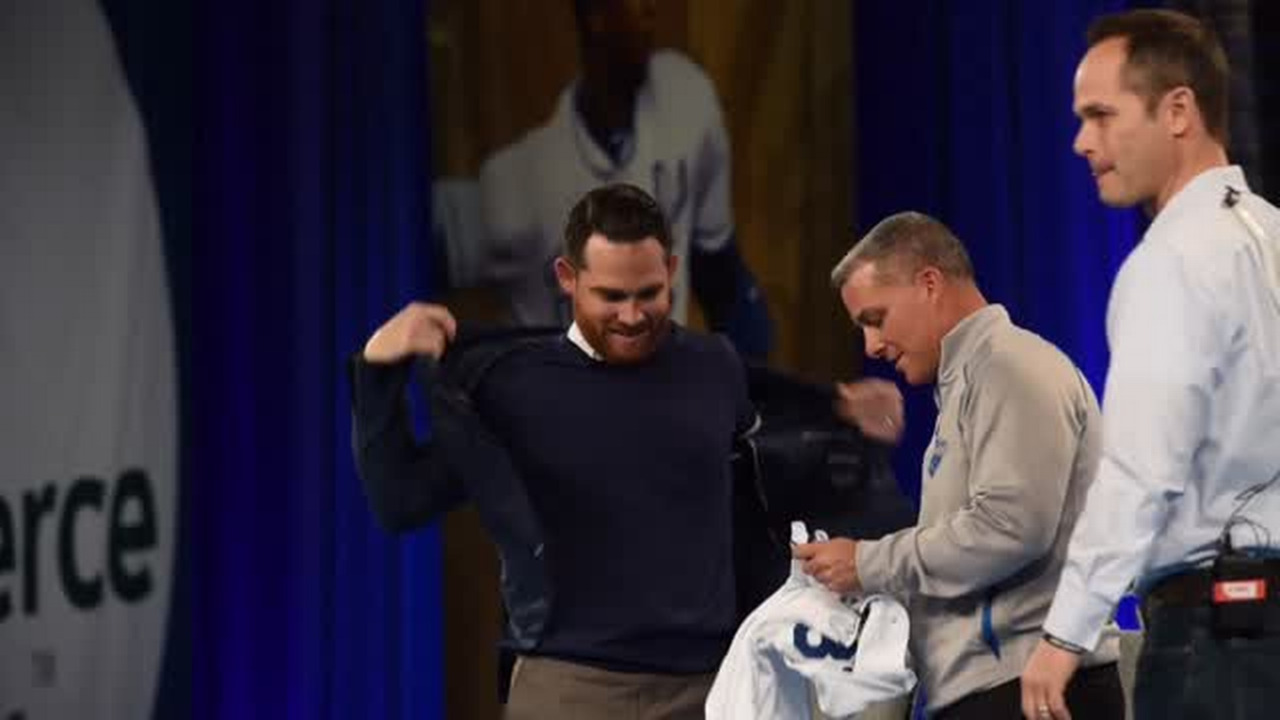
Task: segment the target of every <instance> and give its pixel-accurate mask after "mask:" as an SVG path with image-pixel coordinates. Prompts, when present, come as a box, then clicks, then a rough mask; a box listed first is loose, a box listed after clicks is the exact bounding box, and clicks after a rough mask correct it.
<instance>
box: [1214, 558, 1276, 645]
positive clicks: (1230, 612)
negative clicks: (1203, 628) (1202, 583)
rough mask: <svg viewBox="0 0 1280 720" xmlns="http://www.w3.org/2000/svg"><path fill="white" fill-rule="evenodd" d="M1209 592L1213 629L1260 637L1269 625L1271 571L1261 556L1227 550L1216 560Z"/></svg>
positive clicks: (1227, 635)
mask: <svg viewBox="0 0 1280 720" xmlns="http://www.w3.org/2000/svg"><path fill="white" fill-rule="evenodd" d="M1212 572H1213V586H1212V588H1211V592H1210V595H1209V602H1210V606H1211V607H1212V609H1213V631H1214V634H1215V635H1217V636H1218V637H1220V638H1231V637H1258V636H1260V635H1262V632H1263V630H1264V629H1265V625H1266V617H1267V615H1266V609H1267V599H1268V598H1267V595H1268V593H1270V592H1271V591H1272V590H1273V588H1271V587H1270V586H1269V580H1270V577H1271V573H1270V572H1268V567H1267V563H1266V561H1265V560H1263V559H1262V558H1258V557H1251V556H1249V555H1246V554H1244V553H1240V552H1236V551H1233V550H1228V551H1226V552H1224V553H1222V554H1221V555H1219V556H1218V557H1217V558H1215V559H1214V561H1213V571H1212Z"/></svg>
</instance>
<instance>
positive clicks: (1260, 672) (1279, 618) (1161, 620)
mask: <svg viewBox="0 0 1280 720" xmlns="http://www.w3.org/2000/svg"><path fill="white" fill-rule="evenodd" d="M1273 592H1274V591H1273ZM1266 612H1267V625H1266V632H1265V633H1264V634H1263V635H1262V636H1261V637H1257V638H1229V639H1221V638H1218V637H1216V636H1215V635H1214V633H1213V629H1212V626H1211V624H1210V615H1211V611H1210V609H1209V607H1208V606H1207V605H1202V606H1199V607H1177V606H1161V605H1158V604H1154V603H1153V604H1151V605H1148V607H1147V608H1146V609H1145V619H1146V625H1147V635H1146V639H1145V640H1144V641H1143V645H1142V653H1141V654H1140V655H1139V656H1138V675H1137V683H1136V687H1135V688H1134V698H1133V705H1134V715H1135V717H1136V718H1137V720H1156V719H1157V718H1158V719H1159V720H1172V719H1180V720H1201V719H1203V720H1252V719H1253V718H1258V719H1259V720H1261V719H1262V718H1276V717H1280V603H1275V602H1272V603H1270V604H1269V605H1268V607H1267V611H1266Z"/></svg>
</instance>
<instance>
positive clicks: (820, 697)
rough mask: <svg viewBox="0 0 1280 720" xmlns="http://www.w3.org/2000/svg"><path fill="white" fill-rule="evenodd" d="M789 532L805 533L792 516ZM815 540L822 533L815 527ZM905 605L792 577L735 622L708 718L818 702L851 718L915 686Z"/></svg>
mask: <svg viewBox="0 0 1280 720" xmlns="http://www.w3.org/2000/svg"><path fill="white" fill-rule="evenodd" d="M791 539H792V542H794V543H803V542H806V541H807V539H808V533H807V532H806V530H805V527H804V523H799V522H797V523H792V530H791ZM815 539H816V540H824V539H826V538H825V535H824V534H823V533H821V531H819V532H818V533H815ZM909 632H910V624H909V621H908V619H907V611H906V609H905V608H904V607H902V605H901V604H900V603H899V602H898V601H896V600H894V599H893V598H891V597H889V596H887V595H871V596H867V597H864V598H862V599H860V600H858V601H856V602H853V603H848V602H845V601H843V600H841V598H840V597H839V596H837V595H836V594H835V593H833V592H831V591H830V590H827V589H826V588H824V587H822V585H820V584H819V583H818V582H817V581H816V580H814V579H813V578H811V577H809V576H808V575H806V574H804V572H803V571H802V570H801V569H800V563H799V562H797V561H792V563H791V576H790V577H789V578H787V581H786V582H785V583H783V585H782V587H781V588H779V589H778V591H777V592H775V593H774V594H773V595H771V596H769V598H768V599H767V600H765V601H764V602H763V603H762V604H761V605H760V607H758V608H756V610H755V611H754V612H752V613H751V615H749V616H747V619H746V620H745V621H744V622H743V623H742V626H741V627H740V628H738V632H737V634H735V635H734V638H733V643H732V645H730V647H729V652H728V654H726V655H725V658H724V661H723V662H722V663H721V664H720V670H719V672H718V673H717V674H716V679H715V683H714V684H713V685H712V687H711V693H710V694H709V695H708V696H707V704H706V711H707V719H708V720H721V719H723V720H729V719H732V720H743V719H744V718H784V719H785V718H811V717H812V716H813V715H812V704H811V702H810V688H812V691H813V695H814V696H815V697H816V699H817V703H818V707H819V708H820V709H821V710H822V712H823V713H824V714H825V715H827V716H829V717H832V718H847V717H850V716H852V715H854V714H855V713H858V712H860V711H862V710H863V709H865V708H866V707H867V706H868V705H870V704H871V703H874V702H879V701H881V700H887V699H890V698H894V697H898V696H900V695H904V694H906V693H908V692H911V690H912V688H914V687H915V684H916V676H915V673H913V672H912V671H911V669H910V668H909V667H908V663H907V636H908V634H909Z"/></svg>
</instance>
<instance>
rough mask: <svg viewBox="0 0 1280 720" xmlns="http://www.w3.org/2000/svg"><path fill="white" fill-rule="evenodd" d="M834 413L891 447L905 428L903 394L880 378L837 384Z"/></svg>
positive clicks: (870, 436)
mask: <svg viewBox="0 0 1280 720" xmlns="http://www.w3.org/2000/svg"><path fill="white" fill-rule="evenodd" d="M835 412H836V415H838V416H839V417H840V419H841V420H844V421H845V422H846V423H848V424H850V425H852V426H854V427H856V428H858V430H860V431H862V434H863V435H866V436H867V437H869V438H871V439H873V440H878V441H880V442H883V443H888V444H890V445H894V444H897V442H898V439H899V438H901V437H902V430H903V428H904V427H905V426H906V421H905V418H904V414H903V408H902V392H901V391H900V390H898V386H897V385H895V384H893V383H891V382H889V381H888V380H884V379H881V378H867V379H865V380H858V381H856V382H851V383H836V401H835Z"/></svg>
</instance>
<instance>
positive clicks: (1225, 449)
mask: <svg viewBox="0 0 1280 720" xmlns="http://www.w3.org/2000/svg"><path fill="white" fill-rule="evenodd" d="M1228 188H1234V189H1236V190H1238V191H1241V194H1240V196H1239V200H1238V202H1239V205H1240V207H1241V208H1242V209H1244V211H1245V215H1246V216H1247V217H1248V218H1249V219H1250V220H1251V221H1252V222H1253V224H1254V225H1256V226H1257V229H1259V230H1261V231H1262V232H1263V235H1264V239H1258V238H1254V237H1253V236H1252V235H1251V234H1250V232H1249V229H1248V228H1247V225H1246V223H1243V222H1241V218H1240V217H1238V216H1237V214H1236V213H1233V212H1232V211H1231V210H1230V209H1228V208H1227V207H1226V205H1225V204H1224V202H1223V200H1224V198H1225V196H1226V194H1227V189H1228ZM1276 243H1280V211H1277V209H1276V208H1275V207H1273V206H1271V205H1269V204H1268V203H1267V202H1266V201H1264V200H1263V199H1262V198H1259V197H1258V196H1256V195H1253V194H1251V193H1249V192H1247V185H1246V184H1245V179H1244V174H1243V173H1242V172H1241V171H1240V169H1239V168H1238V167H1223V168H1216V169H1213V170H1209V171H1206V172H1204V173H1201V174H1200V175H1199V176H1197V177H1196V178H1195V179H1193V180H1192V181H1191V182H1190V183H1189V184H1188V185H1187V186H1186V187H1184V188H1183V189H1182V190H1181V191H1180V192H1178V193H1177V194H1176V195H1175V196H1174V197H1173V199H1172V200H1171V201H1170V202H1169V204H1168V205H1167V206H1165V208H1164V209H1163V210H1161V212H1160V213H1159V214H1158V215H1157V216H1156V218H1155V220H1154V221H1153V222H1152V223H1151V227H1150V228H1149V229H1148V230H1147V233H1146V236H1145V237H1144V238H1143V240H1142V243H1141V244H1140V245H1139V246H1138V247H1137V248H1136V249H1135V250H1134V251H1133V253H1132V254H1131V255H1130V256H1129V257H1128V259H1127V260H1125V263H1124V265H1123V267H1121V269H1120V274H1119V275H1118V276H1117V278H1116V282H1115V287H1114V288H1113V290H1112V293H1111V303H1110V306H1109V308H1108V312H1107V337H1108V340H1109V343H1110V345H1111V367H1110V369H1109V370H1108V373H1107V388H1106V393H1105V398H1104V402H1103V410H1102V417H1103V457H1102V464H1101V466H1100V468H1099V470H1098V477H1097V480H1096V482H1094V484H1093V486H1092V487H1091V488H1090V491H1089V497H1088V500H1087V503H1086V505H1085V511H1084V514H1083V515H1081V517H1080V521H1079V524H1078V525H1077V527H1076V530H1075V534H1074V535H1073V536H1072V539H1071V546H1070V549H1069V554H1068V560H1067V564H1066V566H1065V567H1064V569H1063V572H1062V579H1061V581H1060V584H1059V586H1058V592H1057V594H1056V595H1055V598H1054V603H1053V608H1052V610H1051V611H1050V613H1049V617H1048V620H1047V621H1046V622H1045V629H1046V630H1048V631H1049V632H1051V633H1053V634H1054V635H1057V636H1058V637H1060V638H1062V639H1064V640H1068V641H1070V642H1073V643H1076V644H1078V645H1082V646H1085V647H1092V646H1093V644H1094V642H1096V640H1097V638H1098V635H1099V632H1100V631H1101V630H1102V628H1103V626H1104V625H1105V624H1106V622H1107V618H1108V617H1109V616H1110V614H1111V612H1112V609H1113V608H1114V606H1115V603H1116V602H1117V600H1118V599H1119V597H1120V595H1121V594H1122V593H1123V592H1124V591H1125V590H1126V588H1127V587H1128V586H1129V585H1130V583H1131V582H1132V581H1134V580H1138V581H1139V582H1140V583H1141V584H1146V583H1148V582H1150V581H1151V580H1152V579H1153V578H1156V577H1158V576H1160V575H1162V574H1164V573H1167V572H1170V571H1172V570H1176V569H1179V568H1185V567H1187V566H1189V565H1194V564H1199V563H1202V562H1204V561H1206V560H1208V559H1209V558H1210V557H1211V556H1212V555H1213V554H1214V550H1215V543H1216V541H1217V539H1218V537H1219V535H1220V534H1221V533H1222V531H1223V528H1224V527H1225V526H1226V524H1227V521H1228V518H1230V517H1231V515H1232V513H1233V512H1234V511H1235V510H1236V508H1237V507H1239V506H1240V504H1241V501H1240V500H1239V496H1240V494H1241V493H1242V492H1244V491H1245V490H1247V489H1249V488H1252V487H1256V486H1259V485H1262V484H1265V483H1267V482H1268V481H1269V480H1271V479H1272V478H1273V477H1275V476H1276V475H1277V473H1280V441H1278V438H1280V312H1278V311H1277V307H1276V304H1275V293H1276V287H1275V283H1276V279H1275V276H1274V274H1272V271H1271V270H1270V268H1272V267H1274V266H1275V265H1277V264H1280V263H1277V262H1276V254H1277V249H1276V247H1277V246H1276ZM1242 515H1243V516H1244V517H1246V518H1248V519H1249V520H1250V521H1252V522H1253V523H1255V525H1252V526H1249V525H1237V526H1235V527H1234V528H1233V532H1232V538H1233V541H1234V542H1235V544H1236V545H1237V546H1240V547H1265V546H1268V545H1270V546H1271V547H1272V548H1274V547H1276V546H1277V543H1280V483H1276V484H1275V485H1273V486H1271V487H1270V489H1268V490H1266V491H1265V492H1262V493H1261V494H1259V495H1257V496H1256V497H1255V498H1254V499H1253V500H1252V501H1251V502H1250V503H1249V504H1248V505H1247V507H1245V509H1244V512H1243V513H1242Z"/></svg>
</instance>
